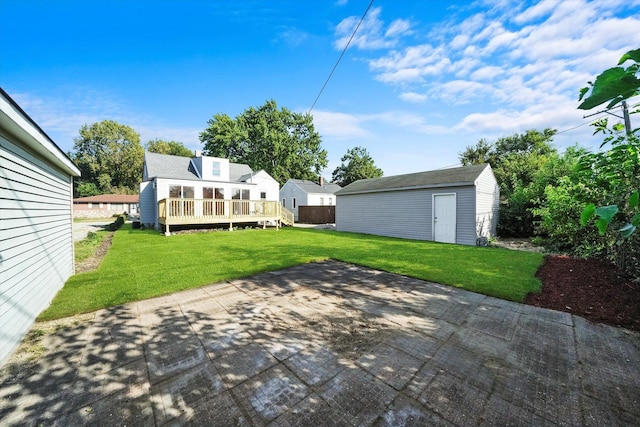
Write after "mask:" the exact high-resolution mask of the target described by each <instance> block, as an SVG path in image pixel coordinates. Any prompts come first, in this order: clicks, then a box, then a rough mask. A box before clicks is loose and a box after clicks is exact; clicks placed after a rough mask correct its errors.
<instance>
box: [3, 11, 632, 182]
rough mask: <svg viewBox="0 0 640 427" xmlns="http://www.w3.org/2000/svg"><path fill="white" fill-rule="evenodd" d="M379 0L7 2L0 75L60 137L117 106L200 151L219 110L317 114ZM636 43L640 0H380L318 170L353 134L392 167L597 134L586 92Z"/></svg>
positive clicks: (328, 103) (337, 98) (119, 113)
mask: <svg viewBox="0 0 640 427" xmlns="http://www.w3.org/2000/svg"><path fill="white" fill-rule="evenodd" d="M369 1H370V0H339V1H335V0H334V1H320V0H317V1H300V0H286V1H285V0H282V1H279V0H272V1H252V0H244V1H204V0H198V1H196V0H182V1H166V0H154V1H122V0H110V1H99V0H92V1H87V0H83V1H71V0H58V1H50V0H47V1H35V0H0V21H1V22H2V25H1V26H0V86H2V87H3V89H4V90H5V91H7V92H8V93H9V94H10V95H11V96H12V97H13V98H14V99H15V100H16V101H17V102H18V103H19V104H20V105H21V106H22V108H23V109H24V110H25V111H26V112H27V113H28V114H29V115H30V116H31V117H32V118H33V119H34V120H35V121H36V122H37V123H38V124H39V125H40V126H41V127H42V128H43V129H44V130H45V131H46V132H47V133H48V134H49V136H50V137H51V138H52V139H53V140H54V141H55V142H56V143H57V144H58V145H59V146H60V147H61V148H62V149H63V150H64V151H69V150H71V149H72V147H73V139H74V138H75V137H77V136H78V130H79V128H80V127H81V126H82V125H83V124H85V123H87V124H91V123H94V122H97V121H101V120H105V119H111V120H116V121H118V122H120V123H123V124H127V125H129V126H131V127H133V128H134V129H135V130H136V131H137V132H138V133H140V135H141V142H142V143H143V144H144V143H146V142H147V141H148V140H150V139H153V138H162V139H172V140H177V141H181V142H183V143H184V144H185V145H186V146H187V147H189V148H191V149H194V150H195V149H200V148H201V147H202V145H201V144H200V141H199V139H198V134H199V133H200V132H201V131H202V130H204V129H205V128H206V126H207V121H208V120H209V119H210V118H211V117H212V116H213V115H214V114H217V113H225V114H228V115H230V116H232V117H235V116H236V115H238V114H240V113H241V112H242V111H244V110H245V109H246V108H248V107H250V106H259V105H262V104H263V103H264V102H265V101H266V100H267V99H274V100H276V102H277V103H278V104H279V105H280V106H285V107H287V108H289V109H291V110H294V111H299V112H306V111H308V110H309V108H310V107H311V104H312V103H313V101H314V99H315V97H316V96H317V94H318V91H319V90H320V88H321V87H322V84H323V83H324V81H325V79H326V78H327V76H328V75H329V72H330V71H331V69H332V67H333V66H334V64H335V62H336V60H337V59H338V57H339V55H340V52H341V51H342V48H343V47H344V45H345V43H346V41H347V40H348V38H349V36H350V35H351V32H352V31H353V28H355V25H356V24H357V22H358V21H359V19H360V17H361V16H362V14H363V12H364V11H365V9H366V8H367V6H368V4H369ZM638 47H640V0H599V1H584V0H555V1H545V0H543V1H540V2H535V1H520V0H479V1H447V2H445V1H427V0H424V1H398V0H375V1H374V4H373V7H372V8H371V9H370V10H369V13H368V14H367V17H366V19H365V21H364V22H363V24H362V26H361V27H360V29H359V31H358V33H357V34H356V37H355V38H354V40H353V42H352V44H351V46H350V47H349V49H348V50H347V52H346V54H345V56H344V57H343V59H342V61H341V63H340V65H339V66H338V68H337V70H336V72H335V74H334V75H333V77H332V79H331V81H330V82H329V83H328V85H327V87H326V89H325V91H324V93H323V94H322V96H321V97H320V99H319V100H318V102H317V104H316V105H315V107H314V109H313V111H312V114H313V116H314V123H315V126H316V129H317V130H318V131H319V133H320V134H321V136H322V139H323V147H324V148H325V149H326V150H327V151H328V153H329V165H328V167H327V168H326V170H325V171H324V172H323V175H324V176H325V177H327V178H330V177H331V173H332V171H333V169H335V168H336V167H337V166H338V165H339V164H340V158H341V157H342V156H343V155H344V154H345V153H346V151H347V150H348V149H350V148H353V147H355V146H363V147H365V148H366V149H367V150H368V151H369V152H370V153H371V155H372V156H373V158H374V160H375V162H376V165H377V166H379V167H380V168H382V170H383V171H384V173H385V175H397V174H402V173H409V172H417V171H424V170H430V169H438V168H443V167H450V166H454V165H457V164H458V153H459V152H460V151H462V150H464V148H465V147H466V146H468V145H475V144H476V142H477V141H478V140H479V139H480V138H487V139H489V140H494V139H496V138H499V137H501V136H506V135H512V134H514V133H520V132H524V131H525V130H527V129H532V128H535V129H544V128H547V127H550V128H555V129H558V130H559V131H561V132H562V133H560V134H559V135H557V136H556V137H555V144H556V146H557V147H558V148H559V149H560V150H563V149H564V148H565V147H567V146H569V145H572V144H574V143H576V142H578V143H580V144H581V145H583V146H587V147H590V148H596V147H598V146H599V143H600V141H601V138H598V137H593V136H592V135H591V134H592V129H591V128H590V127H589V126H588V125H585V124H587V123H588V122H589V120H592V119H593V118H590V119H583V115H584V114H585V113H584V112H583V111H578V110H577V109H576V106H577V104H578V102H577V96H578V91H579V89H580V88H581V87H583V86H585V84H586V82H587V81H589V80H593V78H594V77H595V76H596V75H597V74H598V73H600V72H601V71H603V70H604V69H606V68H609V67H612V66H614V65H615V64H616V63H617V60H618V58H619V57H620V56H621V55H622V54H623V53H624V52H626V51H628V50H630V49H636V48H638ZM580 125H583V126H580ZM633 125H634V127H637V126H638V125H640V123H639V124H635V123H633ZM577 126H578V127H577Z"/></svg>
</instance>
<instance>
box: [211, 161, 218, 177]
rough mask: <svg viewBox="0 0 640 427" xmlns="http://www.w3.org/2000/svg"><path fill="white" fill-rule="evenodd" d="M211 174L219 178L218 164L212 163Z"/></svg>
mask: <svg viewBox="0 0 640 427" xmlns="http://www.w3.org/2000/svg"><path fill="white" fill-rule="evenodd" d="M211 174H212V175H213V176H217V177H219V176H220V162H213V166H212V168H211Z"/></svg>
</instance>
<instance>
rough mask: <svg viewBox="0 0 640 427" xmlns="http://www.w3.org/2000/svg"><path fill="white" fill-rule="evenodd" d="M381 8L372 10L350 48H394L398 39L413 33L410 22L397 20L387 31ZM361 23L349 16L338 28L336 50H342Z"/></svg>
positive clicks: (357, 18)
mask: <svg viewBox="0 0 640 427" xmlns="http://www.w3.org/2000/svg"><path fill="white" fill-rule="evenodd" d="M380 12H381V8H379V7H374V8H372V9H371V10H370V11H369V13H367V16H366V17H365V19H364V20H363V21H362V24H360V27H359V28H358V31H357V32H356V34H355V36H354V37H353V40H352V41H351V45H350V46H354V47H357V48H358V49H383V48H392V47H394V46H395V45H396V44H397V43H398V39H399V38H400V37H402V36H404V35H407V34H410V33H411V23H410V22H409V21H408V20H404V19H397V20H395V21H393V22H392V23H391V24H390V25H389V26H388V27H387V29H386V30H385V29H384V26H385V25H384V22H383V21H382V20H381V19H380ZM359 22H360V17H358V16H349V17H348V18H345V19H343V20H342V21H340V23H339V24H338V25H337V26H336V29H335V35H336V37H337V39H336V41H335V42H334V46H335V48H336V49H339V50H342V49H344V47H345V46H346V45H347V43H348V42H349V39H351V36H352V34H353V31H354V30H355V28H356V27H357V25H358V23H359Z"/></svg>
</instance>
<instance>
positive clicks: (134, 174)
mask: <svg viewBox="0 0 640 427" xmlns="http://www.w3.org/2000/svg"><path fill="white" fill-rule="evenodd" d="M70 154H71V158H72V160H73V161H74V162H75V164H76V165H77V166H78V168H79V169H80V171H81V172H82V178H81V179H80V180H78V181H77V183H76V184H77V187H76V194H77V193H78V189H80V188H82V189H83V191H86V190H87V189H91V188H93V187H91V186H90V185H88V184H93V185H94V186H95V188H96V189H97V191H98V192H99V193H100V194H104V193H130V194H135V193H137V192H138V186H139V184H140V181H141V180H142V163H143V160H144V150H143V148H142V146H141V145H140V135H138V133H137V132H136V131H134V130H133V129H132V128H131V127H129V126H126V125H121V124H119V123H117V122H115V121H113V120H104V121H102V122H98V123H94V124H92V125H90V126H89V125H86V124H85V125H83V126H82V127H81V128H80V136H79V137H78V138H75V139H74V145H73V150H72V151H71V153H70Z"/></svg>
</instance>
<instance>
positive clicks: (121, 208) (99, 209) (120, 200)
mask: <svg viewBox="0 0 640 427" xmlns="http://www.w3.org/2000/svg"><path fill="white" fill-rule="evenodd" d="M139 200H140V196H139V195H138V194H100V195H98V196H89V197H77V198H75V199H73V217H74V218H107V217H111V216H113V215H114V214H121V213H124V212H126V213H127V214H129V215H137V214H138V202H139Z"/></svg>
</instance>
